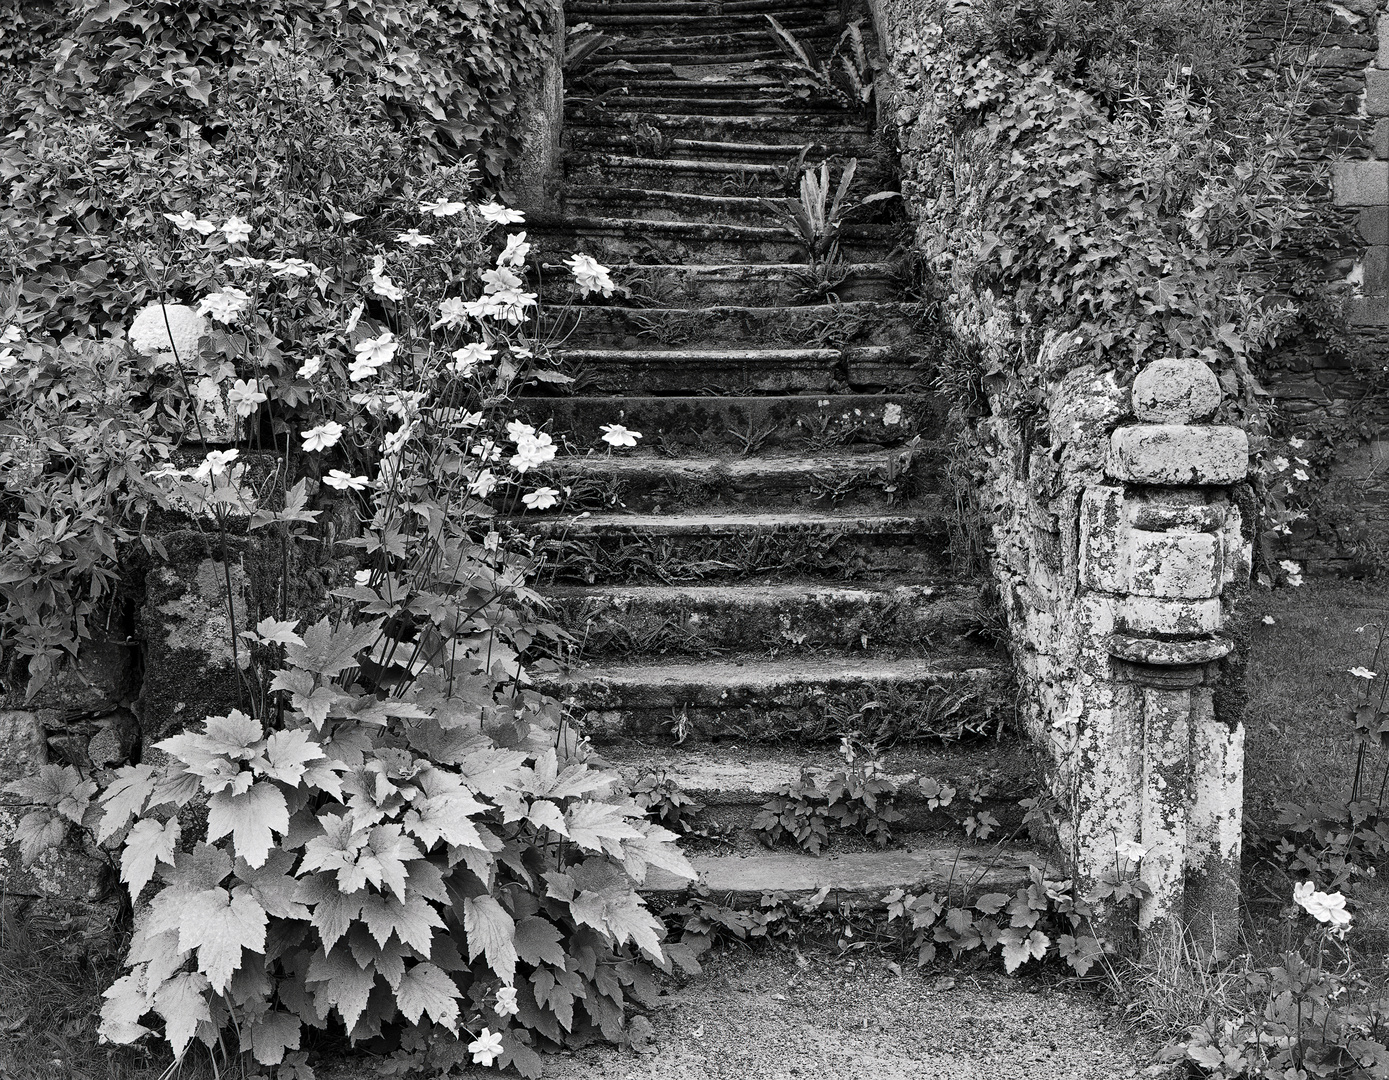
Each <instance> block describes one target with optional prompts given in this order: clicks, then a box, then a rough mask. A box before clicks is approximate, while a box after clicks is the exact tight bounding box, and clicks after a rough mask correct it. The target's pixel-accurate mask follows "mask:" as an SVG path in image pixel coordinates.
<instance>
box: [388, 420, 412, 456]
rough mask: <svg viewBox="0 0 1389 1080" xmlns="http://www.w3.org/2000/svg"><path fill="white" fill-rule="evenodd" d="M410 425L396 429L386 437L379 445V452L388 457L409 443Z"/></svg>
mask: <svg viewBox="0 0 1389 1080" xmlns="http://www.w3.org/2000/svg"><path fill="white" fill-rule="evenodd" d="M410 434H411V432H410V425H409V424H406V425H405V426H404V427H401V428H397V429H396V430H395V431H392V432H390V433H388V434H387V435H386V439H385V441H384V442H383V443H382V444H381V452H382V453H383V454H385V455H386V456H387V457H389V456H390V455H391V454H398V453H400V451H401V450H402V449H403V448H404V446H405V444H406V443H407V442H409V441H410Z"/></svg>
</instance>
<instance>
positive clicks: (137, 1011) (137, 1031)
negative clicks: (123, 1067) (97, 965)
mask: <svg viewBox="0 0 1389 1080" xmlns="http://www.w3.org/2000/svg"><path fill="white" fill-rule="evenodd" d="M143 982H144V973H143V971H141V970H139V969H136V970H135V971H132V972H131V973H130V974H129V975H122V976H121V977H120V978H119V979H117V980H116V981H115V982H113V983H112V984H111V985H110V986H108V987H107V988H106V989H105V990H104V991H103V992H102V995H101V996H102V998H104V999H105V1000H104V1001H103V1002H102V1005H101V1023H100V1025H98V1027H97V1034H98V1035H100V1036H101V1038H103V1039H105V1040H106V1041H107V1042H113V1043H120V1044H125V1043H133V1042H134V1041H135V1040H136V1039H138V1038H140V1037H141V1036H142V1035H148V1034H149V1030H150V1029H149V1028H147V1027H144V1026H143V1025H141V1024H140V1022H139V1020H140V1017H142V1016H144V1015H145V1013H147V1012H149V1010H150V1003H149V999H148V998H147V997H146V996H145V992H144V989H143V988H142V984H143Z"/></svg>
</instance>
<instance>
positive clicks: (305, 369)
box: [296, 356, 323, 379]
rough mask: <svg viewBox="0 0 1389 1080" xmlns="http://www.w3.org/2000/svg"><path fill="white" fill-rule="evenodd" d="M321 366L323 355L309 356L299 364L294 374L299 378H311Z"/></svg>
mask: <svg viewBox="0 0 1389 1080" xmlns="http://www.w3.org/2000/svg"><path fill="white" fill-rule="evenodd" d="M322 368H323V357H321V356H311V357H309V358H308V359H307V360H305V361H304V362H303V364H301V365H300V366H299V370H298V372H296V374H297V375H298V376H299V377H300V378H301V379H312V378H313V377H314V376H315V375H317V374H318V373H319V371H320V370H322Z"/></svg>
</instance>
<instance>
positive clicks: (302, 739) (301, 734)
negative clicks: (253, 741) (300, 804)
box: [251, 729, 327, 784]
mask: <svg viewBox="0 0 1389 1080" xmlns="http://www.w3.org/2000/svg"><path fill="white" fill-rule="evenodd" d="M326 756H327V755H325V754H324V753H323V748H322V747H321V746H319V745H318V744H317V743H316V742H313V741H312V740H311V739H310V738H309V734H308V732H306V731H302V730H299V729H291V730H286V731H274V732H271V734H270V737H269V738H268V739H266V740H265V750H264V752H263V754H262V755H261V756H260V757H257V758H254V759H253V760H252V761H251V767H252V768H253V769H256V770H257V771H259V772H260V773H262V774H263V775H265V776H268V777H270V779H272V780H279V781H280V782H281V783H285V784H298V783H299V781H300V780H302V779H303V778H304V766H305V765H307V764H308V763H309V762H310V761H318V760H319V759H320V758H323V757H326Z"/></svg>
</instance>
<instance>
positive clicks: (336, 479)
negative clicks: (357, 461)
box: [323, 469, 371, 491]
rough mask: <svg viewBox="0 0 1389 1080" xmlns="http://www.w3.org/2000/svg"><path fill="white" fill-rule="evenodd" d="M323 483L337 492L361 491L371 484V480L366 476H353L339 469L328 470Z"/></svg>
mask: <svg viewBox="0 0 1389 1080" xmlns="http://www.w3.org/2000/svg"><path fill="white" fill-rule="evenodd" d="M323 482H324V483H325V484H327V485H328V486H329V487H330V488H336V489H337V490H338V491H363V490H365V489H366V488H367V487H368V486H369V485H370V484H371V479H370V477H366V476H353V475H352V474H351V473H345V472H343V471H342V470H341V469H329V470H328V475H327V476H325V477H324V478H323Z"/></svg>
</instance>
